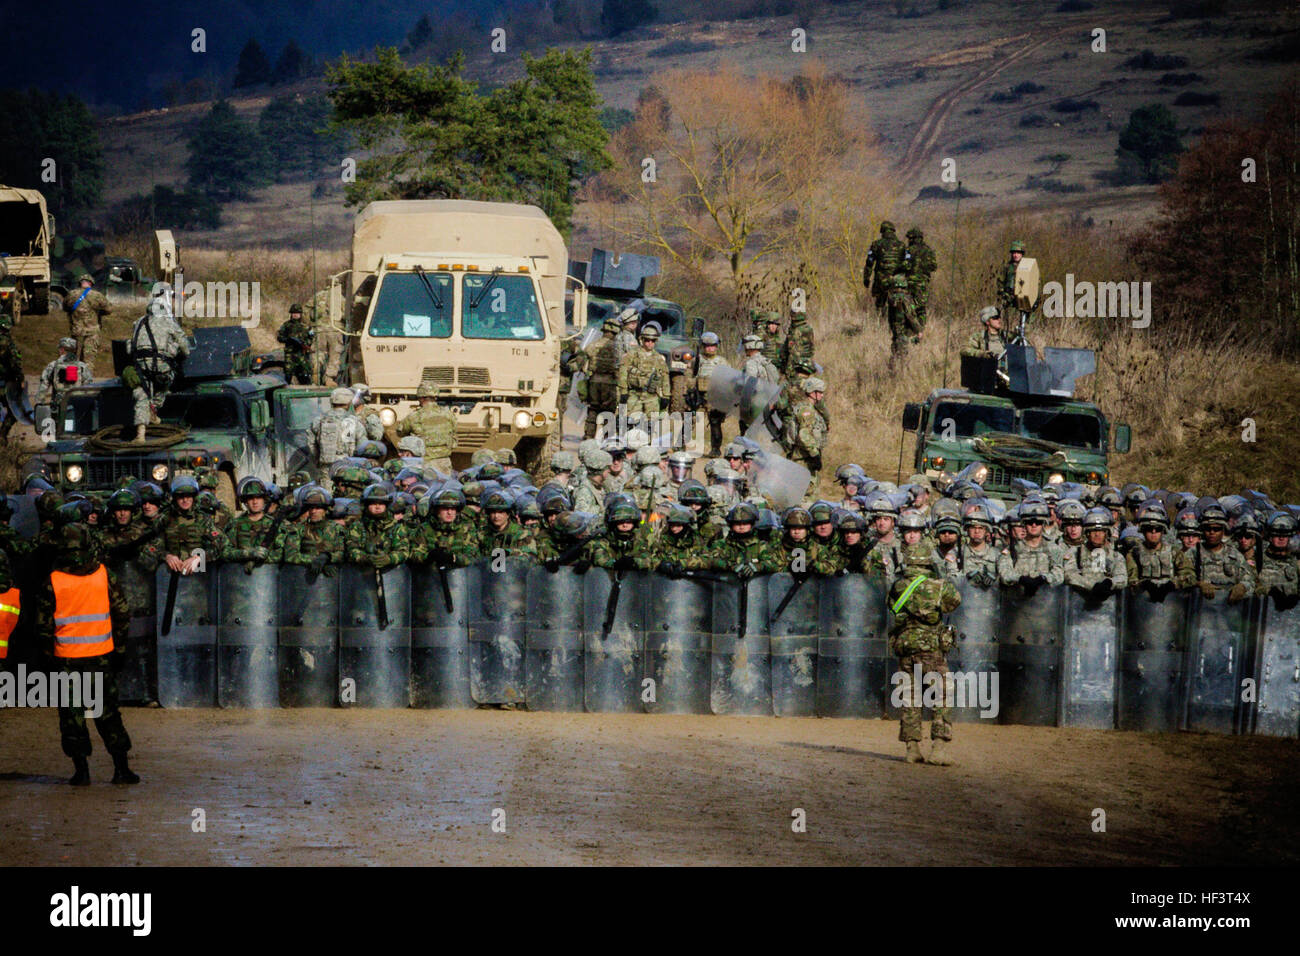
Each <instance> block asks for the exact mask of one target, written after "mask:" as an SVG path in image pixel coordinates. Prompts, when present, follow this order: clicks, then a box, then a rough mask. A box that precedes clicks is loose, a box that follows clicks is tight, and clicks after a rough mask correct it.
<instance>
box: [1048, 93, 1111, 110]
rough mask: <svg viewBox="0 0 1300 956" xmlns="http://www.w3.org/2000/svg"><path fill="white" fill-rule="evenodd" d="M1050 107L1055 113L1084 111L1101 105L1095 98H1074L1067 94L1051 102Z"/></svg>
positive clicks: (1098, 107) (1095, 108)
mask: <svg viewBox="0 0 1300 956" xmlns="http://www.w3.org/2000/svg"><path fill="white" fill-rule="evenodd" d="M1052 109H1053V110H1054V111H1055V112H1057V113H1086V112H1087V111H1088V110H1097V109H1101V105H1100V104H1099V103H1098V102H1097V101H1096V100H1076V99H1074V98H1073V97H1069V96H1067V97H1066V98H1065V99H1063V100H1060V101H1058V102H1056V103H1053V104H1052Z"/></svg>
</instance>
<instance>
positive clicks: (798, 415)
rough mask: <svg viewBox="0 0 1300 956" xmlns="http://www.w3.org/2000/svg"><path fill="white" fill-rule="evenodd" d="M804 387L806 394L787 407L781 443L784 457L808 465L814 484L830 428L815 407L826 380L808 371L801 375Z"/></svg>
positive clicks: (820, 468)
mask: <svg viewBox="0 0 1300 956" xmlns="http://www.w3.org/2000/svg"><path fill="white" fill-rule="evenodd" d="M803 391H804V395H805V396H806V397H805V398H804V400H803V401H801V402H799V403H798V404H797V405H795V406H794V408H792V409H791V410H790V415H789V416H788V417H787V418H786V420H785V423H784V429H785V432H784V435H783V436H782V439H783V440H782V445H783V447H784V448H785V453H786V457H787V458H789V459H790V460H791V461H793V462H796V463H798V464H801V465H803V466H804V467H805V468H807V469H808V472H809V474H810V475H811V476H812V482H813V484H814V485H816V483H817V475H818V473H819V472H820V471H821V470H822V449H824V448H825V447H826V434H827V432H828V431H829V426H828V425H827V423H826V419H825V418H823V417H822V414H821V412H819V411H818V410H817V403H818V402H820V401H821V400H822V399H823V398H825V397H826V384H825V383H824V382H823V381H822V380H821V379H819V378H817V377H815V376H811V375H810V376H809V377H808V378H806V379H804V382H803Z"/></svg>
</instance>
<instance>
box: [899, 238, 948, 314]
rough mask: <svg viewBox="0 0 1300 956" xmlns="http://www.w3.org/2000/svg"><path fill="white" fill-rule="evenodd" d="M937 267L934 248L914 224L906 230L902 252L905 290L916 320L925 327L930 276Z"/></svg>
mask: <svg viewBox="0 0 1300 956" xmlns="http://www.w3.org/2000/svg"><path fill="white" fill-rule="evenodd" d="M938 267H939V263H938V261H937V260H936V259H935V256H934V250H933V249H931V248H930V247H929V246H928V245H926V243H925V234H924V233H922V232H921V230H920V229H918V228H917V227H916V226H913V227H912V228H911V229H909V230H907V249H906V250H904V253H903V271H904V273H905V274H906V275H907V291H908V292H909V293H910V294H911V296H912V302H913V304H914V305H915V306H916V320H917V321H918V322H919V323H920V324H921V328H925V308H926V305H927V304H928V303H929V301H930V277H931V276H932V275H934V270H935V269H937V268H938Z"/></svg>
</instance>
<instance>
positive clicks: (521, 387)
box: [330, 200, 586, 468]
mask: <svg viewBox="0 0 1300 956" xmlns="http://www.w3.org/2000/svg"><path fill="white" fill-rule="evenodd" d="M566 290H571V294H572V296H573V297H574V301H573V305H574V306H575V307H576V310H577V311H576V313H575V314H577V315H585V314H586V287H585V285H583V283H582V282H581V281H579V280H576V279H573V278H572V277H570V276H569V275H568V253H567V251H566V250H565V248H564V240H563V238H562V237H561V236H560V233H559V231H558V230H557V229H556V228H555V226H554V225H553V224H552V223H551V221H550V219H548V218H547V217H546V214H545V213H543V212H542V211H541V210H540V209H538V208H537V207H536V206H524V205H516V204H512V203H493V202H474V201H469V200H396V201H384V202H374V203H371V204H370V205H368V206H366V207H365V209H363V210H361V212H360V214H359V215H358V216H357V219H356V223H355V226H354V229H353V239H352V268H351V270H349V271H348V272H343V273H339V274H338V275H336V276H332V277H331V283H330V315H331V321H332V322H333V324H334V325H335V327H336V328H338V329H339V331H341V332H342V333H343V334H344V336H345V342H346V346H345V349H346V356H345V364H346V367H347V374H348V375H349V376H350V380H351V382H352V383H353V384H360V383H364V384H365V385H366V386H367V387H368V388H369V391H370V397H369V401H370V404H371V405H372V407H377V408H378V409H379V415H380V419H381V421H383V423H384V425H385V426H388V425H391V424H393V423H395V422H397V421H399V420H401V419H402V418H403V417H404V416H405V415H406V414H407V413H408V412H409V411H410V410H411V409H412V408H414V407H415V404H416V396H415V393H416V389H418V388H419V387H420V385H421V384H422V383H425V382H430V383H433V384H435V385H437V386H438V388H439V389H440V393H439V397H438V402H439V404H441V405H443V406H445V407H447V408H449V409H452V410H453V411H454V413H455V414H456V447H455V449H454V450H453V454H452V458H453V463H454V464H456V465H457V466H458V467H460V466H463V464H464V463H465V462H466V461H467V460H468V458H469V456H471V455H472V454H473V453H474V451H475V450H477V449H479V448H514V449H515V453H516V455H517V456H518V458H519V461H520V466H521V467H525V468H527V467H529V466H530V465H533V464H535V463H536V462H537V461H538V459H539V457H540V456H541V454H542V452H543V451H544V449H545V447H546V445H547V442H548V440H549V439H551V438H552V436H553V435H554V436H558V434H559V431H560V428H559V425H560V409H559V407H558V391H559V384H560V339H561V338H562V337H563V335H564V311H565V294H566ZM345 302H346V303H348V304H349V307H347V308H344V303H345Z"/></svg>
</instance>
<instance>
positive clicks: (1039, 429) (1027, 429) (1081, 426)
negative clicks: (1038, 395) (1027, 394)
mask: <svg viewBox="0 0 1300 956" xmlns="http://www.w3.org/2000/svg"><path fill="white" fill-rule="evenodd" d="M1020 423H1021V429H1020V431H1021V434H1023V435H1027V436H1028V437H1030V438H1042V439H1045V440H1046V441H1050V442H1055V443H1056V444H1058V445H1068V446H1069V447H1071V448H1087V449H1088V450H1090V451H1101V422H1100V421H1099V420H1098V419H1097V417H1096V416H1095V415H1086V414H1082V413H1079V412H1067V411H1062V410H1060V409H1055V408H1026V409H1025V410H1024V412H1022V413H1021V420H1020Z"/></svg>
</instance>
